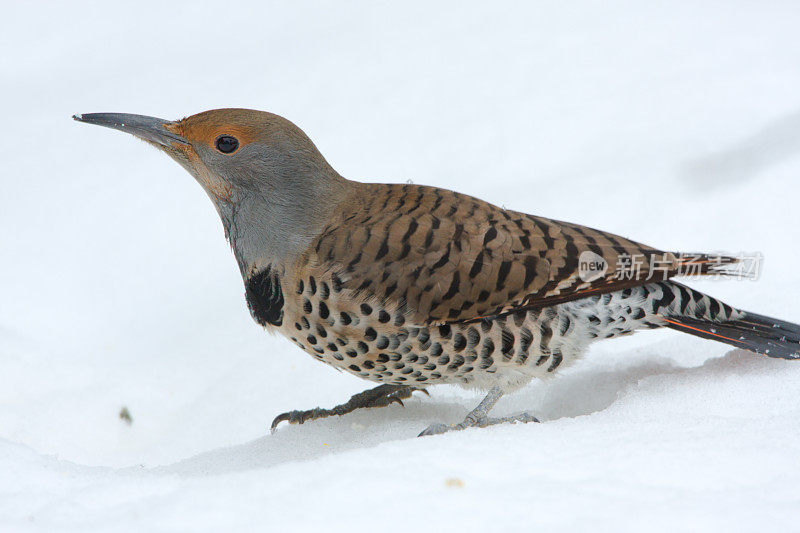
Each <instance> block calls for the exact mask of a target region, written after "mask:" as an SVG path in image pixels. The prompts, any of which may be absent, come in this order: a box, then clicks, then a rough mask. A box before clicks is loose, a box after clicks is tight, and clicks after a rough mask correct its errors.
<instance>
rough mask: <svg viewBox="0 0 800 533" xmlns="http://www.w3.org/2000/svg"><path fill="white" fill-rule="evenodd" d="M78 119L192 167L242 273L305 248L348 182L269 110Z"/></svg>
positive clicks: (95, 115)
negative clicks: (137, 140)
mask: <svg viewBox="0 0 800 533" xmlns="http://www.w3.org/2000/svg"><path fill="white" fill-rule="evenodd" d="M73 118H74V119H75V120H78V121H80V122H86V123H88V124H96V125H98V126H105V127H108V128H113V129H117V130H121V131H124V132H127V133H130V134H132V135H134V136H136V137H139V138H140V139H142V140H144V141H146V142H147V143H149V144H151V145H153V146H155V147H156V148H158V149H160V150H161V151H163V152H165V153H166V154H167V155H169V156H170V157H172V158H173V159H174V160H175V161H177V162H178V163H180V164H181V166H183V167H184V168H185V169H186V170H187V171H189V173H190V174H192V176H194V177H195V179H196V180H197V181H198V182H199V183H200V185H201V186H202V187H203V189H204V190H205V191H206V193H207V194H208V196H209V197H210V198H211V200H212V202H213V203H214V206H215V207H216V209H217V211H218V212H219V214H220V217H221V218H222V222H223V225H224V227H225V232H226V236H227V237H228V239H229V240H230V242H231V245H232V247H233V249H234V253H235V254H236V258H237V260H238V261H239V266H240V268H241V270H242V274H243V275H244V276H245V277H247V276H248V275H250V274H252V273H253V272H254V271H256V270H258V269H260V268H263V267H264V266H265V264H266V263H274V262H276V261H281V260H283V259H285V258H286V257H287V256H288V255H291V254H292V253H299V252H300V251H302V249H303V246H304V245H307V244H308V242H309V241H310V239H311V238H312V237H313V236H314V235H315V234H316V233H317V232H318V231H319V230H320V229H321V227H320V224H321V223H322V222H321V221H323V219H325V218H326V217H327V216H329V215H330V209H332V206H333V205H335V204H336V203H337V200H339V199H340V198H341V197H343V195H344V194H345V189H346V188H347V183H349V182H347V180H345V179H344V178H342V177H341V176H339V174H338V173H337V172H336V171H335V170H334V169H333V168H332V167H331V166H330V165H329V164H328V162H327V161H325V158H324V157H322V154H320V152H319V151H318V150H317V148H316V146H314V143H312V142H311V140H310V139H309V138H308V136H306V134H305V133H303V131H302V130H301V129H300V128H298V127H297V126H295V125H294V124H292V123H291V122H290V121H288V120H286V119H285V118H283V117H280V116H278V115H274V114H272V113H266V112H263V111H254V110H250V109H215V110H212V111H205V112H203V113H198V114H196V115H192V116H190V117H186V118H184V119H181V120H176V121H168V120H163V119H159V118H154V117H147V116H142V115H131V114H126V113H87V114H82V115H75V116H74V117H73Z"/></svg>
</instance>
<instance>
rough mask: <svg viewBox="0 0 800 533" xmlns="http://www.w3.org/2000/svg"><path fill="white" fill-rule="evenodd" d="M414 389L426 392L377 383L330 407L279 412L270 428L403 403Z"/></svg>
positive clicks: (408, 387)
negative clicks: (284, 422) (282, 423)
mask: <svg viewBox="0 0 800 533" xmlns="http://www.w3.org/2000/svg"><path fill="white" fill-rule="evenodd" d="M416 390H418V391H422V392H424V393H425V394H428V391H426V390H425V389H419V388H416V387H410V386H407V385H378V386H377V387H375V388H374V389H368V390H365V391H364V392H359V393H358V394H355V395H353V396H352V397H351V398H350V399H349V400H347V402H345V403H343V404H341V405H337V406H336V407H334V408H332V409H322V408H320V407H317V408H316V409H309V410H307V411H289V412H288V413H283V414H280V415H278V416H276V417H275V420H273V421H272V425H271V426H270V429H271V431H272V432H274V431H275V428H277V427H278V424H280V423H281V422H283V421H287V422H289V423H290V424H302V423H304V422H306V421H308V420H316V419H318V418H326V417H329V416H333V415H338V416H342V415H346V414H347V413H351V412H353V411H355V410H356V409H361V408H362V407H386V406H387V405H391V404H393V403H399V404H400V405H403V400H404V399H406V398H410V397H411V393H413V392H414V391H416Z"/></svg>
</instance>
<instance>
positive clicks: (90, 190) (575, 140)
mask: <svg viewBox="0 0 800 533" xmlns="http://www.w3.org/2000/svg"><path fill="white" fill-rule="evenodd" d="M490 4H491V3H488V2H486V3H476V4H471V5H465V4H463V3H451V4H447V5H445V4H437V5H436V6H435V7H434V6H432V5H429V4H427V3H416V4H409V3H406V2H404V3H402V4H395V5H391V4H382V3H360V4H357V3H344V4H343V3H333V2H315V3H308V4H304V5H294V4H289V3H274V4H272V3H253V4H249V5H241V4H236V5H235V7H234V6H232V5H230V4H220V3H218V2H217V3H209V4H203V5H201V4H198V3H186V4H182V3H143V2H138V3H136V4H135V5H133V4H131V5H128V6H124V5H121V4H120V5H115V4H113V3H94V4H89V3H85V4H80V5H77V4H59V5H48V6H47V7H42V6H41V5H34V4H26V3H22V2H14V3H11V2H8V3H7V4H6V5H4V9H3V12H4V16H3V17H2V21H0V41H2V45H3V46H2V49H3V50H4V54H3V55H2V56H0V73H2V74H0V76H2V85H0V87H2V89H0V90H2V92H3V102H4V105H3V108H4V110H3V117H4V124H5V131H6V135H5V137H4V142H2V143H0V151H2V161H3V166H4V168H3V172H2V178H0V179H1V180H2V188H3V199H4V201H3V203H2V208H0V244H1V245H2V250H3V256H2V257H3V261H2V263H0V264H1V265H2V267H1V268H2V270H1V272H2V276H0V302H2V303H0V495H2V496H0V530H2V531H15V532H17V531H21V532H26V531H47V532H56V531H114V532H126V531H137V532H138V531H197V532H202V531H265V530H267V531H268V530H323V529H324V530H330V531H343V530H347V531H359V530H381V531H408V530H417V531H426V530H450V529H454V530H459V531H487V530H510V531H539V530H548V531H550V530H552V531H575V530H587V529H592V530H595V531H632V530H637V531H638V530H643V529H646V530H652V531H674V530H675V529H681V530H686V529H692V530H706V531H711V530H717V531H734V530H736V531H772V530H776V531H777V530H783V531H788V530H797V529H798V527H800V526H798V523H800V522H799V521H800V492H798V489H797V487H798V484H799V483H800V459H799V457H800V440H799V439H798V435H800V402H798V396H797V394H798V391H800V364H798V363H797V362H791V361H783V360H774V359H769V358H764V357H758V356H755V355H753V354H749V353H746V352H740V351H731V350H729V349H728V347H726V346H725V345H722V344H718V343H714V342H711V341H705V340H701V339H698V338H694V337H690V336H686V335H681V334H680V333H678V332H674V331H655V332H643V333H640V334H637V335H636V336H633V337H630V338H627V339H620V340H614V341H608V342H606V343H599V344H597V345H595V346H594V347H593V348H592V349H591V351H590V352H589V354H588V355H587V357H586V359H585V360H584V361H582V362H580V363H579V364H577V365H576V366H575V367H573V368H571V369H569V370H567V371H565V372H563V374H562V375H561V376H559V377H558V378H557V379H554V380H550V381H547V382H537V383H532V384H531V385H529V386H528V387H526V388H525V389H523V390H522V391H520V392H518V393H515V394H513V395H510V396H508V397H505V398H503V399H502V400H501V401H500V403H499V404H498V406H497V407H496V410H495V413H496V414H498V415H509V414H514V413H518V412H520V411H523V410H528V411H531V412H533V413H535V414H536V415H537V416H538V417H539V418H540V419H541V420H542V423H541V424H527V425H508V426H499V427H491V428H486V429H479V430H469V431H463V432H459V433H451V434H446V435H443V436H439V437H430V438H424V439H417V438H416V437H415V436H416V435H417V433H419V432H420V431H421V430H422V429H424V428H425V427H427V426H428V425H429V424H431V423H433V422H439V421H444V422H455V421H457V420H459V419H460V418H461V417H463V416H464V414H465V413H466V412H467V411H468V410H469V409H470V408H472V407H474V405H475V404H476V403H477V402H478V401H479V399H480V395H479V394H478V393H475V392H470V391H463V390H460V389H456V388H452V387H435V388H432V389H431V391H430V392H431V397H430V398H428V397H425V396H424V395H415V397H414V398H413V399H410V400H408V401H406V405H405V407H400V406H396V405H395V406H391V407H389V408H385V409H378V410H373V411H366V412H360V413H353V414H352V415H348V416H346V417H343V418H336V419H328V420H324V421H319V422H315V423H309V424H306V425H303V426H291V427H288V426H284V427H281V428H280V430H279V431H278V432H277V433H276V434H274V435H270V434H269V433H268V431H267V428H268V424H269V422H270V421H271V420H272V417H273V416H275V415H276V414H278V413H281V412H283V411H286V410H289V409H294V408H310V407H314V406H317V405H321V406H332V405H334V404H337V403H340V402H342V401H343V400H345V399H347V398H348V397H349V396H350V395H351V394H353V393H355V392H358V391H360V390H362V389H364V388H366V387H368V386H370V384H368V383H366V382H362V381H359V380H358V379H357V378H355V377H352V376H349V375H345V374H342V373H337V372H334V371H333V370H332V369H330V368H328V367H326V366H324V365H320V364H318V363H317V362H315V361H313V360H311V358H309V357H308V356H306V355H304V354H302V353H300V351H299V350H297V349H296V348H295V347H293V346H292V345H291V344H290V343H289V342H288V341H287V340H284V339H282V338H278V337H273V336H269V335H267V334H265V333H264V332H263V331H261V330H260V329H259V328H258V327H257V326H256V325H255V324H254V323H253V322H252V321H251V319H250V317H249V315H248V313H247V310H246V307H245V305H244V298H243V287H242V283H241V280H240V278H239V274H238V271H237V268H236V265H235V262H234V259H233V257H232V254H231V253H230V250H229V249H228V247H227V244H226V243H225V242H224V239H223V235H222V229H221V225H220V223H219V221H218V219H217V215H216V213H215V212H214V210H213V209H212V207H211V204H210V203H209V201H208V199H207V198H206V197H205V195H204V193H203V192H202V190H201V189H200V188H199V187H198V186H197V185H196V184H195V183H194V182H193V180H192V179H191V178H190V177H189V176H188V175H187V174H186V173H185V172H184V171H183V170H182V169H181V168H180V167H179V166H178V165H176V164H174V163H173V162H172V161H170V160H169V159H168V158H166V157H165V156H163V154H160V153H158V152H157V151H156V150H152V149H150V148H149V147H147V146H146V145H144V144H143V143H141V142H136V141H135V140H134V139H132V138H131V137H130V136H126V135H123V134H121V133H119V132H113V131H110V130H107V129H103V128H97V127H90V126H87V125H84V124H78V123H76V122H74V121H73V120H72V119H71V118H70V117H71V115H73V114H74V113H77V112H100V111H117V112H129V113H138V114H147V115H153V116H159V117H162V118H170V119H173V118H179V117H180V116H183V115H188V114H193V113H195V112H198V111H201V110H205V109H211V108H215V107H230V106H240V107H252V108H257V109H265V110H270V111H273V112H277V113H279V114H281V115H284V116H286V117H287V118H289V119H291V120H292V121H294V122H295V123H297V124H298V125H300V126H301V127H302V128H303V129H304V130H305V131H306V132H307V133H308V134H309V135H310V136H311V137H312V139H314V141H315V142H316V143H317V145H318V146H319V148H320V149H321V151H322V152H323V154H325V156H326V157H327V158H328V160H329V161H330V162H331V163H332V164H333V166H334V168H336V169H337V170H338V171H339V172H341V173H342V174H343V175H345V176H347V177H350V178H353V179H361V180H365V181H391V182H405V181H406V180H408V179H412V180H413V181H414V182H416V183H426V184H431V185H436V186H440V187H448V188H453V189H457V190H459V191H462V192H466V193H469V194H473V195H476V196H479V197H482V198H485V199H487V200H489V201H492V202H494V203H497V204H500V205H505V206H506V207H508V208H512V209H517V210H522V211H527V212H532V213H536V214H540V215H543V216H549V217H553V218H558V219H562V220H570V221H573V222H578V223H582V224H586V225H590V226H594V227H599V228H602V229H606V230H609V231H614V232H616V233H619V234H623V235H626V236H628V237H631V238H634V239H636V240H639V241H642V242H646V243H649V244H653V245H655V246H659V247H662V248H667V249H674V250H680V251H696V250H698V251H708V252H712V251H725V252H729V253H739V252H748V253H749V252H760V253H762V254H763V255H764V264H763V271H762V274H761V277H760V279H759V280H758V281H755V282H753V281H745V280H743V281H728V282H720V281H705V282H702V283H698V282H693V283H691V285H692V286H693V287H696V288H698V289H700V290H703V291H706V292H709V293H711V294H713V295H715V296H718V297H721V298H723V299H724V300H726V301H727V302H728V303H730V304H733V305H736V306H739V307H741V308H743V309H747V310H752V311H755V312H758V313H761V314H766V315H770V316H775V317H777V318H781V319H784V320H789V321H793V322H800V309H798V307H797V295H798V294H799V293H800V280H798V276H797V273H796V269H797V264H798V259H799V257H798V252H797V247H796V243H797V242H798V237H800V233H799V232H798V219H797V196H798V192H799V191H800V180H798V176H800V155H799V154H800V93H798V91H797V87H798V86H800V70H798V69H797V65H798V64H800V41H798V40H797V27H798V26H799V25H800V9H798V7H797V4H796V3H794V2H777V1H776V2H762V3H745V2H734V3H730V2H700V3H697V2H695V3H686V4H676V3H668V2H647V3H641V2H633V1H628V2H622V1H618V2H612V3H609V2H602V3H598V2H588V1H583V2H577V3H576V2H573V3H568V4H567V3H537V4H530V5H528V6H527V7H525V8H522V7H517V8H512V7H510V6H508V5H490ZM123 408H127V410H128V412H129V413H130V416H131V418H132V420H131V423H130V424H128V423H126V422H125V421H124V420H123V419H121V418H120V417H119V413H120V411H121V410H122V409H123ZM456 526H457V527H456Z"/></svg>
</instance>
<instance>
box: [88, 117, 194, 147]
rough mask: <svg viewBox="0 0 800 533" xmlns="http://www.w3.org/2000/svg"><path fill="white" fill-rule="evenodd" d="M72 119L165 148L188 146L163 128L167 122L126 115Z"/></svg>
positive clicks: (181, 138) (181, 139)
mask: <svg viewBox="0 0 800 533" xmlns="http://www.w3.org/2000/svg"><path fill="white" fill-rule="evenodd" d="M72 118H74V119H75V120H77V121H78V122H86V123H87V124H96V125H98V126H104V127H106V128H113V129H115V130H120V131H124V132H126V133H130V134H131V135H135V136H137V137H139V138H140V139H144V140H145V141H148V142H151V143H155V144H158V145H160V146H164V147H167V148H168V147H170V146H172V145H173V144H175V143H178V144H189V143H188V142H187V141H186V139H184V138H183V137H181V136H180V135H177V134H175V133H172V132H171V131H169V130H167V129H165V128H164V126H165V125H167V124H172V122H170V121H169V120H163V119H160V118H155V117H147V116H144V115H131V114H128V113H84V114H82V115H72Z"/></svg>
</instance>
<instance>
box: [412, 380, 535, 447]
mask: <svg viewBox="0 0 800 533" xmlns="http://www.w3.org/2000/svg"><path fill="white" fill-rule="evenodd" d="M502 396H503V390H502V389H501V388H500V387H497V386H495V387H492V389H491V390H490V391H489V394H487V395H486V397H485V398H484V399H483V400H481V403H479V404H478V407H476V408H475V409H473V410H472V411H470V413H469V414H468V415H467V417H466V418H465V419H464V421H463V422H461V423H460V424H453V425H449V426H448V425H445V424H431V425H430V426H428V429H426V430H425V431H423V432H422V433H420V434H419V436H420V437H424V436H426V435H439V434H441V433H447V432H448V431H457V430H461V429H466V428H471V427H479V428H483V427H486V426H493V425H495V424H503V423H505V422H538V421H539V420H538V419H537V418H536V417H535V416H533V415H531V414H529V413H522V414H519V415H516V416H505V417H502V418H489V411H491V410H492V407H494V405H495V404H496V403H497V401H498V400H499V399H500V398H501V397H502Z"/></svg>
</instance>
